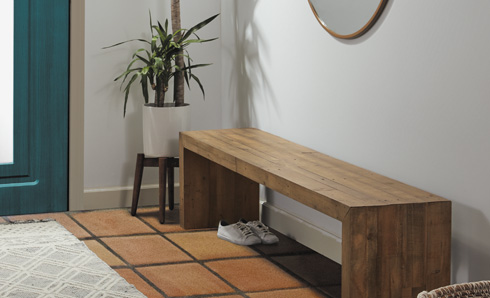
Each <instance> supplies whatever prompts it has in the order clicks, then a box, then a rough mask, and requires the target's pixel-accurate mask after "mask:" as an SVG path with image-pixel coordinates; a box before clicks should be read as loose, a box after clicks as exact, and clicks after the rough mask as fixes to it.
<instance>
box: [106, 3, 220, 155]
mask: <svg viewBox="0 0 490 298" xmlns="http://www.w3.org/2000/svg"><path fill="white" fill-rule="evenodd" d="M217 16H218V14H217V15H214V16H212V17H210V18H208V19H206V20H204V21H202V22H200V23H198V24H196V25H195V26H193V27H192V28H190V29H188V30H187V29H178V30H176V31H175V32H173V33H172V32H170V31H169V29H168V20H166V21H165V24H164V25H162V24H161V23H160V22H157V24H156V25H154V24H153V22H152V18H151V13H150V32H151V38H150V39H149V40H145V39H131V40H127V41H124V42H120V43H117V44H114V45H112V46H109V47H105V49H107V48H112V47H115V46H119V45H121V44H125V43H128V42H140V43H143V45H144V46H145V47H143V48H140V49H138V50H136V51H135V52H134V53H133V55H132V58H131V61H130V62H129V64H128V67H127V68H126V70H125V71H124V72H123V73H122V74H121V75H119V76H118V77H117V78H116V79H115V81H118V80H122V84H121V88H122V89H123V91H124V94H125V96H124V112H123V115H124V116H125V115H126V106H127V101H128V97H129V91H130V90H131V87H132V86H133V83H134V82H136V81H139V83H140V84H141V90H142V94H143V99H144V102H145V105H144V107H143V147H144V153H145V155H146V156H149V157H159V156H168V157H173V156H178V133H179V131H184V130H189V129H190V116H189V105H188V104H186V103H184V102H183V101H179V102H175V99H176V98H175V97H174V100H173V102H172V103H167V102H165V96H166V94H167V91H168V87H169V83H170V81H171V79H173V78H174V77H176V76H179V75H180V76H182V77H183V78H184V79H185V82H186V84H187V86H188V87H189V88H190V81H192V80H194V81H195V82H196V83H197V84H198V85H199V88H200V89H201V92H202V94H203V97H204V96H205V93H204V88H203V86H202V84H201V81H200V80H199V78H198V77H197V76H196V75H195V74H194V73H192V70H193V69H195V68H199V67H204V66H208V65H210V64H192V59H191V58H190V56H189V52H188V51H187V48H188V47H189V46H190V45H191V44H196V43H204V42H209V41H212V40H215V39H217V38H212V39H201V38H200V37H199V36H198V35H197V34H196V32H197V31H198V30H200V29H201V28H203V27H204V26H206V25H207V24H209V23H210V22H211V21H213V20H214V19H215V18H216V17H217ZM177 60H184V61H186V62H184V63H183V64H182V62H181V63H176V61H177ZM149 88H151V89H153V90H154V91H155V97H154V100H153V102H152V103H150V102H149V91H148V89H149Z"/></svg>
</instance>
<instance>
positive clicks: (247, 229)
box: [236, 222, 254, 236]
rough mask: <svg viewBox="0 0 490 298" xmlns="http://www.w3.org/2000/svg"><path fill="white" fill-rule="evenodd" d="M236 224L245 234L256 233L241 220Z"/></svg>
mask: <svg viewBox="0 0 490 298" xmlns="http://www.w3.org/2000/svg"><path fill="white" fill-rule="evenodd" d="M236 226H237V227H238V229H239V230H240V232H242V234H243V235H244V236H251V235H254V232H252V230H251V229H250V227H248V226H247V225H245V224H244V223H241V222H237V223H236Z"/></svg>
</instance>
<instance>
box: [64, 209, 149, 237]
mask: <svg viewBox="0 0 490 298" xmlns="http://www.w3.org/2000/svg"><path fill="white" fill-rule="evenodd" d="M72 216H73V217H74V218H75V219H76V220H77V221H78V222H80V224H82V225H83V226H84V227H86V228H87V229H88V230H89V231H90V232H92V233H93V234H94V235H96V236H119V235H133V234H143V233H155V231H154V230H153V229H152V228H150V227H148V226H147V225H146V224H145V223H143V222H142V221H141V220H139V219H138V218H136V217H134V216H131V214H130V213H129V211H128V210H126V209H119V210H102V211H89V212H80V213H74V214H73V215H72Z"/></svg>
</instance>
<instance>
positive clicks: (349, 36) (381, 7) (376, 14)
mask: <svg viewBox="0 0 490 298" xmlns="http://www.w3.org/2000/svg"><path fill="white" fill-rule="evenodd" d="M387 2H388V0H380V1H379V5H378V7H377V8H376V11H375V12H374V14H373V15H372V16H371V18H370V19H369V21H368V22H367V23H366V24H365V25H364V26H363V27H362V28H361V29H359V30H358V31H356V32H354V33H351V34H347V35H342V34H338V33H336V32H335V31H333V30H332V29H330V28H328V27H327V25H325V23H324V22H323V21H322V19H321V17H320V16H319V15H318V14H317V12H316V9H315V7H314V6H313V4H312V3H311V0H308V3H309V4H310V7H311V10H312V11H313V14H314V15H315V18H316V19H317V21H318V22H319V23H320V25H321V26H322V27H323V28H324V29H325V30H326V31H327V32H328V33H330V34H331V35H332V36H335V37H337V38H342V39H353V38H357V37H359V36H361V35H363V34H364V33H366V32H367V31H368V30H369V29H371V27H372V26H373V25H374V23H376V21H377V20H378V18H379V16H380V15H381V13H382V12H383V10H384V8H385V6H386V3H387Z"/></svg>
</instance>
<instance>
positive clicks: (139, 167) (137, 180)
mask: <svg viewBox="0 0 490 298" xmlns="http://www.w3.org/2000/svg"><path fill="white" fill-rule="evenodd" d="M144 159H145V155H144V154H141V153H139V154H138V155H137V157H136V170H135V173H134V185H133V202H132V204H131V215H132V216H135V215H136V209H137V208H138V200H139V196H140V189H141V179H142V178H143V168H144V165H143V162H144Z"/></svg>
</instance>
